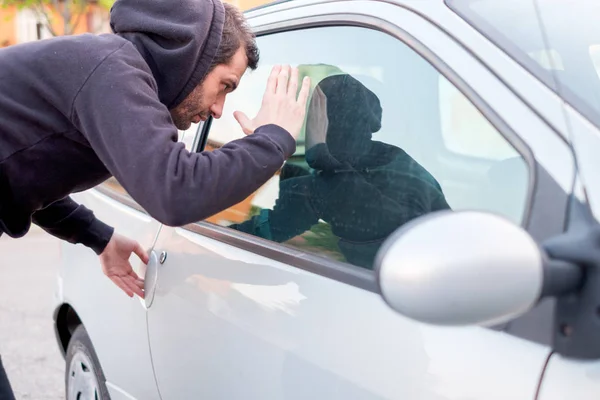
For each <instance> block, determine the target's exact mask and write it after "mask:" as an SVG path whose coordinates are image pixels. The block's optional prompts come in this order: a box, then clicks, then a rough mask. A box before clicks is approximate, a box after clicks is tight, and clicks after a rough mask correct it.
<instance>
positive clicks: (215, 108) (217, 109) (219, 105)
mask: <svg viewBox="0 0 600 400" xmlns="http://www.w3.org/2000/svg"><path fill="white" fill-rule="evenodd" d="M223 103H224V101H223V100H218V101H217V102H216V103H215V104H213V105H212V107H210V113H211V114H212V116H213V118H216V119H219V118H221V115H223Z"/></svg>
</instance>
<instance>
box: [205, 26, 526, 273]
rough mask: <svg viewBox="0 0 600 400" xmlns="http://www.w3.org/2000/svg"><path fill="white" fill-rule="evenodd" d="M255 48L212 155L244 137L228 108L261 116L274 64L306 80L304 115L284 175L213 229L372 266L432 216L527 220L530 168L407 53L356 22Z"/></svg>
mask: <svg viewBox="0 0 600 400" xmlns="http://www.w3.org/2000/svg"><path fill="white" fill-rule="evenodd" d="M322 38H327V41H324V40H323V39H322ZM258 41H259V46H260V48H261V65H260V67H259V68H258V69H257V70H256V71H254V72H250V73H248V75H247V76H245V77H244V78H243V79H242V82H241V85H240V87H239V88H238V90H237V91H236V92H234V93H232V94H231V95H230V98H229V99H228V102H227V103H226V104H225V110H224V112H223V117H222V118H221V119H219V120H215V121H214V122H213V124H212V127H211V130H210V132H209V135H208V140H207V148H206V150H208V151H211V150H214V149H216V148H219V147H221V146H222V145H223V144H224V143H227V142H228V141H230V140H233V139H237V138H240V137H243V135H244V134H243V133H242V131H241V129H240V127H239V126H238V125H237V122H236V121H235V119H234V118H233V115H232V114H233V111H235V110H243V111H245V112H247V113H248V114H249V115H251V114H253V113H255V112H256V111H258V108H259V107H260V102H261V98H262V94H263V91H264V88H265V85H266V80H267V77H268V74H269V72H270V70H271V67H272V65H274V64H279V63H287V64H290V65H293V66H297V67H298V68H299V71H300V75H301V76H310V77H311V93H310V98H309V102H308V104H307V118H306V120H305V123H304V127H303V131H302V134H301V136H300V139H299V145H298V148H297V151H296V153H295V154H294V155H293V156H292V157H291V158H290V159H289V160H288V161H287V162H286V163H285V164H284V166H283V167H282V169H281V170H280V171H279V172H278V173H277V174H276V175H275V176H274V177H273V178H272V179H271V180H270V181H269V182H267V183H266V184H265V185H264V186H263V187H262V188H260V189H259V190H258V191H257V192H256V193H254V194H253V195H252V196H250V197H249V198H247V199H246V200H244V201H243V202H241V203H240V204H237V205H236V206H234V207H232V208H230V209H228V210H225V211H224V212H221V213H219V214H217V215H214V216H212V217H211V218H209V219H208V221H209V222H213V223H216V224H219V225H223V226H228V227H230V228H231V229H235V230H238V231H242V232H245V233H248V234H252V235H255V236H258V237H261V238H264V239H268V240H272V241H275V242H278V243H284V244H286V245H288V246H293V247H296V248H300V249H302V250H304V251H308V252H311V253H315V254H318V255H321V256H325V257H328V258H332V259H335V260H338V261H342V262H346V263H350V264H354V265H356V266H359V267H363V268H367V269H371V268H372V266H373V261H374V257H375V254H376V253H377V250H378V249H379V247H380V246H381V245H382V243H383V242H384V241H385V239H386V238H387V237H388V236H389V235H390V234H391V233H392V232H394V231H395V230H396V229H397V228H398V227H400V226H402V225H403V224H405V223H407V222H409V221H411V220H413V219H414V218H417V217H419V216H422V215H425V214H427V213H430V212H434V211H439V210H461V209H480V210H487V211H491V212H495V213H498V214H501V215H504V216H505V217H507V218H510V219H512V220H514V221H515V222H517V223H519V222H520V221H521V219H522V216H523V212H524V207H525V204H526V193H527V185H528V179H527V177H528V172H527V165H526V163H525V162H524V160H523V159H522V158H521V157H520V155H519V154H518V153H517V152H516V151H515V149H514V148H513V147H512V146H511V145H510V144H509V143H508V142H507V141H506V140H505V139H504V138H503V136H502V135H501V134H500V133H498V131H497V130H496V129H495V128H494V127H493V126H492V125H491V124H490V123H489V122H488V121H487V119H485V118H484V117H483V115H482V114H481V113H480V112H479V111H478V109H477V108H476V107H475V106H473V104H472V103H470V102H469V101H468V100H467V98H466V97H465V96H464V95H463V94H462V93H461V92H460V91H459V90H457V89H456V88H455V87H454V86H453V85H452V84H451V83H450V82H449V81H448V80H447V79H446V78H444V77H443V76H442V75H440V74H439V72H437V70H436V69H434V68H433V67H432V66H431V65H430V64H428V63H427V62H426V61H425V60H424V59H423V58H422V57H420V56H419V55H418V54H417V53H415V52H414V51H413V50H412V49H410V48H409V47H407V46H406V45H404V44H402V43H401V42H399V41H398V40H397V39H394V38H392V37H390V36H388V35H385V34H383V33H381V32H378V31H374V30H369V29H366V28H357V27H327V28H312V29H306V30H303V31H291V32H284V33H279V34H271V35H268V36H265V37H260V38H259V39H258ZM356 48H360V49H362V50H361V52H357V51H356V50H355V49H356ZM332 49H334V50H332Z"/></svg>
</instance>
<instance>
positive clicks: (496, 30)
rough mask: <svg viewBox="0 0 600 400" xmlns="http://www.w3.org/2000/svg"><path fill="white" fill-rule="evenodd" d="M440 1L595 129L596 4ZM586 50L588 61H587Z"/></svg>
mask: <svg viewBox="0 0 600 400" xmlns="http://www.w3.org/2000/svg"><path fill="white" fill-rule="evenodd" d="M445 1H446V3H447V4H448V6H450V7H451V8H452V9H453V10H454V11H456V12H457V13H458V14H459V15H461V16H462V17H463V18H464V19H465V20H466V21H467V22H469V23H470V24H471V25H472V26H473V27H475V28H476V29H478V30H479V31H481V32H482V33H483V34H484V35H486V36H487V37H488V38H489V39H490V40H492V41H493V42H494V43H496V44H497V45H498V46H500V47H501V48H502V49H503V50H504V51H505V52H506V53H507V54H508V55H510V56H511V57H512V58H514V59H515V60H516V61H517V62H519V63H520V64H521V65H523V66H524V67H525V68H527V69H528V70H529V72H531V73H532V74H534V75H535V76H537V77H538V78H539V79H540V80H541V81H543V82H544V83H545V84H546V85H548V87H550V88H551V89H552V90H554V91H555V92H557V93H558V94H559V95H560V96H561V97H562V98H564V99H565V101H566V102H567V103H569V104H570V105H571V106H573V107H574V108H575V109H577V110H578V111H579V112H580V113H582V114H583V115H585V116H586V117H587V118H588V119H589V120H590V121H591V122H592V123H594V124H595V125H597V126H599V127H600V95H599V94H598V93H600V75H598V74H597V71H598V67H597V65H598V64H597V62H596V63H595V61H597V58H595V57H596V56H595V54H597V53H596V52H597V50H594V49H596V48H597V47H596V46H597V45H598V44H599V43H600V24H598V16H599V15H600V2H598V1H571V0H445ZM590 50H591V51H592V59H594V61H593V60H591V59H590ZM594 63H595V65H594Z"/></svg>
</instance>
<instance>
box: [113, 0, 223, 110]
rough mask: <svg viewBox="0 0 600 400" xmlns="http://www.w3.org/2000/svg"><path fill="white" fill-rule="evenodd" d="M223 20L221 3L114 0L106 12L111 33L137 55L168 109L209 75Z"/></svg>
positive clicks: (171, 0) (174, 105) (201, 0)
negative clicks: (132, 47)
mask: <svg viewBox="0 0 600 400" xmlns="http://www.w3.org/2000/svg"><path fill="white" fill-rule="evenodd" d="M224 20H225V10H224V7H223V4H222V3H221V1H220V0H117V1H116V2H115V4H114V5H113V7H112V8H111V11H110V26H111V28H112V30H113V32H114V33H115V34H117V35H119V36H121V37H123V38H124V39H126V40H128V41H130V42H131V43H133V44H134V45H135V46H136V48H137V49H138V51H139V52H140V53H141V54H142V56H143V57H144V59H145V60H146V63H147V64H148V65H149V67H150V69H151V70H152V74H153V75H154V79H155V80H156V82H157V84H158V96H159V99H160V101H161V103H163V104H164V105H166V106H167V107H168V108H169V109H172V108H174V107H176V106H177V105H179V104H180V103H181V102H182V101H183V100H184V99H185V98H186V97H187V96H188V95H189V94H190V93H191V92H192V90H194V88H195V87H196V86H197V85H198V84H199V83H200V82H201V81H202V79H204V77H205V76H206V74H207V73H208V70H209V68H210V66H211V64H212V61H213V58H214V57H215V54H216V52H217V49H218V47H219V43H220V42H221V35H222V33H223V23H224Z"/></svg>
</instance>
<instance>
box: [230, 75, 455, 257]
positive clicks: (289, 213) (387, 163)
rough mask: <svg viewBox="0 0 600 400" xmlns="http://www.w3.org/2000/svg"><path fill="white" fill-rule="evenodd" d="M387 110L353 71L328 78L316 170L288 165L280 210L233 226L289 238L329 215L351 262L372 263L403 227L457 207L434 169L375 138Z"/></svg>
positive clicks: (311, 127) (316, 106) (311, 117)
mask: <svg viewBox="0 0 600 400" xmlns="http://www.w3.org/2000/svg"><path fill="white" fill-rule="evenodd" d="M381 115H382V109H381V105H380V102H379V99H378V98H377V96H376V95H375V94H374V93H373V92H371V91H370V90H368V89H367V88H366V87H365V86H363V85H362V84H361V83H360V82H359V81H357V80H356V79H354V78H353V77H351V76H350V75H347V74H343V75H334V76H330V77H328V78H325V79H323V80H322V81H321V82H320V83H319V85H318V86H317V88H316V89H315V91H314V93H313V96H312V99H311V104H310V108H309V113H308V121H307V135H306V141H307V148H308V149H307V152H306V161H307V163H308V165H309V166H310V167H311V168H313V169H314V171H312V172H308V171H306V170H299V168H298V167H293V166H289V165H287V164H286V166H284V168H283V170H282V173H281V180H280V189H279V199H278V200H277V202H276V204H275V206H274V207H273V210H262V211H261V213H260V214H259V215H257V216H255V217H253V218H252V219H250V220H249V221H246V222H244V223H242V224H240V225H235V226H232V228H234V229H238V230H240V231H243V232H247V233H250V234H253V235H256V236H260V237H264V238H266V239H270V240H273V241H276V242H284V241H286V240H289V239H291V238H293V237H295V236H297V235H299V234H301V233H303V232H305V231H306V230H308V229H310V228H311V227H312V226H313V225H315V224H316V223H317V222H318V221H319V220H323V221H326V222H327V223H328V224H329V225H330V227H331V231H332V232H333V234H334V235H335V236H337V237H338V238H339V241H338V247H339V249H340V250H341V252H342V254H343V255H344V257H345V258H346V260H347V261H348V262H350V263H352V264H355V265H358V266H362V267H365V268H372V264H373V259H374V258H375V254H376V252H377V250H378V249H379V247H380V246H381V245H382V243H383V241H384V240H385V239H386V238H387V236H388V235H390V234H391V233H392V232H393V231H394V230H396V229H397V228H398V227H399V226H401V225H403V224H405V223H406V222H408V221H410V220H412V219H413V218H416V217H419V216H421V215H423V214H426V213H429V212H432V211H437V210H442V209H448V208H449V206H448V204H447V203H446V200H445V197H444V194H443V193H442V190H441V188H440V185H439V184H438V182H437V181H436V180H435V178H433V176H431V174H429V172H427V171H426V170H425V169H424V168H423V167H422V166H421V165H419V164H418V163H417V162H416V161H415V160H414V159H413V158H412V157H410V156H409V155H408V154H407V153H406V152H404V151H403V150H402V149H400V148H397V147H395V146H392V145H389V144H386V143H382V142H377V141H373V140H372V135H373V132H377V131H378V130H379V129H380V128H381Z"/></svg>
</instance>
